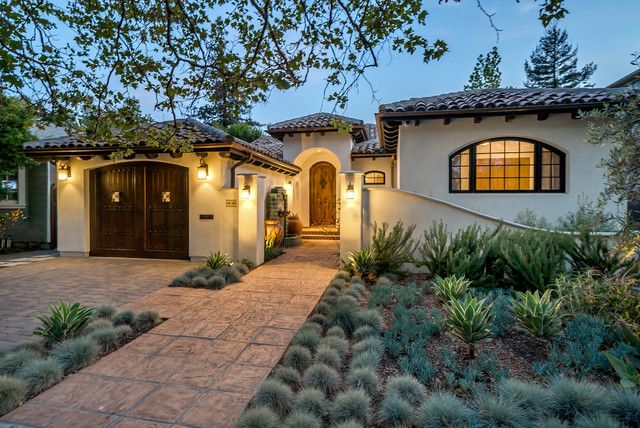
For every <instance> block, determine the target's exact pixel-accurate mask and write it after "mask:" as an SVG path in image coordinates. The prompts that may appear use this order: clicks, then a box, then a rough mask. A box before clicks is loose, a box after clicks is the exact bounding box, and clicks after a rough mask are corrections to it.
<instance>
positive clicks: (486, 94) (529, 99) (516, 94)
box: [380, 88, 620, 113]
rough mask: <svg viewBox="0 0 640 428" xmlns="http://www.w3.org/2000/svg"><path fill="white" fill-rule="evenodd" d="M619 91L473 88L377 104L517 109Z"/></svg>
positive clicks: (590, 100) (591, 100)
mask: <svg viewBox="0 0 640 428" xmlns="http://www.w3.org/2000/svg"><path fill="white" fill-rule="evenodd" d="M619 92H620V91H619V90H617V89H611V88H576V89H548V88H527V89H476V90H472V91H459V92H452V93H448V94H442V95H435V96H431V97H421V98H411V99H408V100H403V101H397V102H394V103H389V104H383V105H381V106H380V112H381V113H400V112H442V113H445V112H452V113H453V112H459V111H464V110H474V111H479V112H481V111H482V110H483V109H487V110H507V111H508V110H520V109H526V108H537V107H538V108H539V107H562V106H567V107H573V106H576V105H584V106H589V105H601V104H603V103H605V102H609V101H613V100H614V98H615V95H616V94H618V93H619Z"/></svg>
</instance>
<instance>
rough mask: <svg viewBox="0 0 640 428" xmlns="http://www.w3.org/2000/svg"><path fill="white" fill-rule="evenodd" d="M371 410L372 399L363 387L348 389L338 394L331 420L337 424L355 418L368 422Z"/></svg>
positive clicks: (332, 409)
mask: <svg viewBox="0 0 640 428" xmlns="http://www.w3.org/2000/svg"><path fill="white" fill-rule="evenodd" d="M370 412H371V399H370V398H369V396H368V395H367V393H366V392H365V391H364V390H362V389H347V390H345V391H343V392H341V393H339V394H337V395H336V397H335V399H334V400H333V403H332V405H331V421H332V422H333V423H334V424H336V423H340V422H346V421H349V420H355V421H358V422H360V423H362V424H366V423H367V421H368V420H369V414H370Z"/></svg>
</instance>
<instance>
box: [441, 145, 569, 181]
mask: <svg viewBox="0 0 640 428" xmlns="http://www.w3.org/2000/svg"><path fill="white" fill-rule="evenodd" d="M506 140H513V141H522V142H526V143H531V144H533V145H534V149H533V153H534V155H533V183H534V186H533V190H476V147H477V146H478V145H480V144H483V143H491V142H494V141H506ZM543 148H545V149H547V150H549V151H550V152H551V153H555V154H557V155H558V156H559V158H560V177H559V178H560V188H559V189H546V190H545V189H542V149H543ZM465 150H469V190H455V189H453V185H452V181H453V176H452V172H453V158H454V157H456V156H457V155H459V154H460V153H462V152H464V151H465ZM566 179H567V174H566V153H565V152H563V151H562V150H560V149H558V148H556V147H553V146H550V145H549V144H546V143H543V142H542V141H538V140H533V139H531V138H522V137H496V138H489V139H486V140H482V141H478V142H476V143H472V144H469V145H467V146H464V147H462V148H461V149H458V150H456V151H455V152H454V153H452V154H451V155H449V193H565V192H566Z"/></svg>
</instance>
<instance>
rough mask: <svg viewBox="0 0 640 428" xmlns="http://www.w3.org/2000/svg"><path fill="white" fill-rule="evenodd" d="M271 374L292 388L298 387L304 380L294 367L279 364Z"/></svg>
mask: <svg viewBox="0 0 640 428" xmlns="http://www.w3.org/2000/svg"><path fill="white" fill-rule="evenodd" d="M271 375H272V376H273V377H274V378H276V379H278V380H279V381H281V382H284V383H286V384H287V385H289V386H290V387H291V388H292V389H294V388H297V387H298V386H299V385H300V382H301V381H302V378H301V377H300V373H299V372H298V370H296V369H294V368H293V367H286V366H278V367H276V368H275V369H274V370H273V372H272V373H271Z"/></svg>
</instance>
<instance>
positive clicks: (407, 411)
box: [378, 394, 413, 427]
mask: <svg viewBox="0 0 640 428" xmlns="http://www.w3.org/2000/svg"><path fill="white" fill-rule="evenodd" d="M412 417H413V407H411V403H409V402H408V401H407V400H404V399H402V398H400V397H399V396H397V395H396V394H386V395H385V396H384V399H383V400H382V403H380V408H379V409H378V420H379V421H380V422H381V423H382V424H388V425H389V426H394V427H405V426H410V422H411V419H412Z"/></svg>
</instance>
